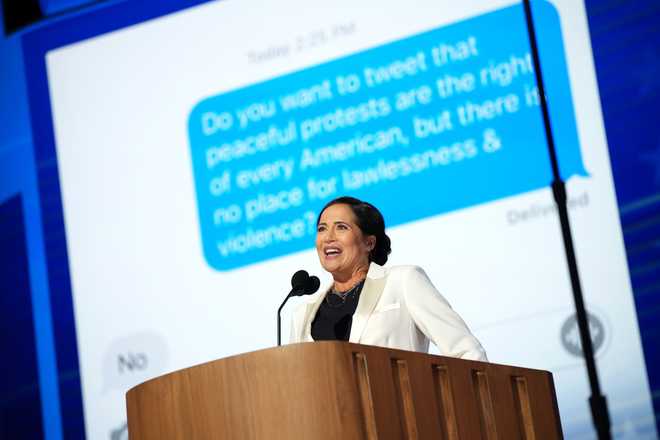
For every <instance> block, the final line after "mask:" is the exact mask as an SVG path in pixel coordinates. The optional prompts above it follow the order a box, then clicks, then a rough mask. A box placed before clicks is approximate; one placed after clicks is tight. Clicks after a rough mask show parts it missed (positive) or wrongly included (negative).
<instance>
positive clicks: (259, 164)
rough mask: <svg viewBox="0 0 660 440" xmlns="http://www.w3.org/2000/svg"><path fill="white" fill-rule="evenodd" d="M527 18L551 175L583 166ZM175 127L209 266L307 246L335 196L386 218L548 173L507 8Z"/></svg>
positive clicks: (550, 36) (563, 73)
mask: <svg viewBox="0 0 660 440" xmlns="http://www.w3.org/2000/svg"><path fill="white" fill-rule="evenodd" d="M534 14H535V22H536V26H537V28H538V29H539V30H540V33H539V44H540V51H541V56H542V63H543V66H542V68H543V71H544V79H545V82H546V89H547V94H548V99H549V105H550V111H551V116H552V121H553V131H554V136H555V141H556V146H557V150H558V157H559V161H560V168H561V172H562V175H563V176H564V178H568V177H570V176H572V175H583V176H586V175H587V173H586V171H585V169H584V167H583V164H582V159H581V155H580V148H579V142H578V137H577V130H576V127H575V117H574V110H573V107H572V99H571V93H570V87H569V82H568V75H567V70H566V62H565V58H564V47H563V43H562V38H561V31H560V27H559V18H558V15H557V13H556V10H555V9H554V8H553V6H551V5H550V4H549V3H546V2H545V1H542V2H536V3H535V9H534ZM188 128H189V135H190V145H191V149H192V161H193V171H194V176H195V185H196V191H197V199H198V209H199V218H200V225H201V235H202V242H203V249H204V254H205V256H206V260H207V262H208V263H209V264H210V265H211V266H212V267H214V268H215V269H218V270H228V269H232V268H236V267H240V266H243V265H246V264H250V263H254V262H258V261H263V260H266V259H269V258H274V257H278V256H282V255H286V254H289V253H291V252H295V251H299V250H302V249H307V248H309V247H311V246H312V244H313V236H314V234H315V230H316V224H315V222H316V214H317V213H318V211H319V209H320V208H321V207H322V206H323V205H324V204H325V203H326V202H327V201H329V200H330V199H331V198H334V197H337V196H339V195H345V194H348V195H353V196H355V197H358V198H361V199H364V200H367V201H370V202H371V203H374V204H375V205H376V206H378V207H379V208H381V209H382V211H383V213H384V214H385V218H386V221H387V223H388V226H393V225H397V224H402V223H406V222H410V221H414V220H417V219H421V218H424V217H428V216H433V215H437V214H441V213H445V212H449V211H452V210H456V209H460V208H464V207H467V206H471V205H475V204H479V203H484V202H488V201H492V200H496V199H500V198H503V197H507V196H511V195H515V194H519V193H522V192H526V191H530V190H534V189H538V188H542V187H545V186H548V185H549V184H550V182H551V179H552V176H551V170H550V165H549V159H548V153H547V147H546V138H545V132H544V129H543V123H542V119H541V112H540V107H539V99H538V92H537V89H536V80H535V76H534V72H533V66H532V59H531V55H530V51H529V40H528V37H527V31H526V26H525V19H524V13H523V9H522V6H513V7H508V8H505V9H501V10H498V11H495V12H491V13H488V14H485V15H481V16H478V17H474V18H471V19H469V20H465V21H462V22H460V23H456V24H452V25H450V26H445V27H442V28H438V29H434V30H431V31H428V32H424V33H421V34H418V35H414V36H412V37H408V38H405V39H402V40H399V41H395V42H392V43H388V44H385V45H382V46H379V47H375V48H372V49H369V50H366V51H363V52H360V53H356V54H353V55H350V56H347V57H344V58H341V59H337V60H334V61H330V62H327V63H324V64H321V65H318V66H314V67H311V68H308V69H304V70H302V71H298V72H294V73H291V74H288V75H284V76H281V77H278V78H275V79H272V80H269V81H265V82H262V83H259V84H255V85H251V86H249V87H245V88H242V89H240V90H235V91H231V92H228V93H223V94H220V95H217V96H213V97H210V98H206V99H204V100H202V101H201V102H200V103H199V104H197V105H196V106H195V108H194V109H193V110H192V112H191V114H190V118H189V121H188Z"/></svg>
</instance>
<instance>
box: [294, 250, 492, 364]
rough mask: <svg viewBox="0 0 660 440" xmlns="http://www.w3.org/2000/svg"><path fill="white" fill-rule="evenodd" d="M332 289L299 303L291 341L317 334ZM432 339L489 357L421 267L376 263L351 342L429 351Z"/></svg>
mask: <svg viewBox="0 0 660 440" xmlns="http://www.w3.org/2000/svg"><path fill="white" fill-rule="evenodd" d="M328 291H329V288H326V289H320V290H319V292H317V293H315V294H313V295H310V296H309V297H307V301H306V302H305V303H303V304H301V305H300V306H299V307H298V308H296V310H295V311H294V314H293V318H292V325H291V338H290V341H289V342H290V343H296V342H311V341H313V340H314V339H313V338H312V333H311V332H312V321H313V320H314V317H315V316H316V312H317V310H318V309H319V307H320V305H321V302H322V301H323V300H324V298H325V295H326V294H327V293H328ZM429 340H431V341H432V342H433V343H434V344H435V345H436V346H437V347H438V349H439V351H440V354H442V355H444V356H453V357H457V358H463V359H473V360H479V361H487V358H486V352H485V351H484V349H483V348H482V347H481V344H480V343H479V341H477V339H476V338H475V337H474V336H473V335H472V333H470V330H469V329H468V327H467V325H466V324H465V322H463V320H462V319H461V317H460V316H458V314H457V313H456V312H454V310H453V309H452V308H451V306H450V305H449V303H448V302H447V300H446V299H445V298H444V297H443V296H442V295H441V294H440V293H439V292H438V291H437V290H436V288H435V287H434V286H433V284H431V281H430V280H429V278H428V277H427V276H426V273H424V271H423V270H422V269H421V268H420V267H417V266H393V267H383V266H379V265H378V264H375V263H371V265H370V266H369V272H368V273H367V279H366V281H365V283H364V286H363V287H362V293H360V300H359V302H358V306H357V309H356V310H355V314H354V315H353V323H352V326H351V334H350V337H349V342H355V343H358V344H367V345H378V346H381V347H389V348H397V349H401V350H409V351H420V352H427V351H428V348H429Z"/></svg>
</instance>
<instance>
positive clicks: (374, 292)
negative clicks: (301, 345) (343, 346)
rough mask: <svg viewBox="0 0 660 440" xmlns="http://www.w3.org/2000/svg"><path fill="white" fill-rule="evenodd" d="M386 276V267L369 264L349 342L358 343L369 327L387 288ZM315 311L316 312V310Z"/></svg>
mask: <svg viewBox="0 0 660 440" xmlns="http://www.w3.org/2000/svg"><path fill="white" fill-rule="evenodd" d="M384 276H385V270H384V268H383V267H382V266H379V265H377V264H376V263H371V266H369V272H368V273H367V279H366V281H365V282H364V286H363V287H362V292H361V293H360V301H359V302H358V306H357V309H356V310H355V313H354V314H353V323H352V325H351V335H350V337H349V342H354V343H357V342H359V341H360V338H361V337H362V333H364V329H365V328H366V327H367V322H368V321H369V317H370V316H371V313H372V312H373V311H374V308H375V307H376V304H377V303H378V300H379V299H380V296H381V294H382V293H383V290H384V288H385V281H386V278H385V277H384ZM314 313H316V311H315V312H314Z"/></svg>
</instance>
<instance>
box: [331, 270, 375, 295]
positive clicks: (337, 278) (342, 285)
mask: <svg viewBox="0 0 660 440" xmlns="http://www.w3.org/2000/svg"><path fill="white" fill-rule="evenodd" d="M368 271H369V265H368V264H367V265H366V266H362V267H358V268H357V269H356V270H354V271H352V272H351V273H350V274H346V275H343V276H342V275H334V274H333V279H334V289H335V290H336V291H338V292H345V291H347V290H349V289H350V288H351V287H353V286H355V285H356V284H357V283H359V282H360V281H362V280H363V279H365V278H366V276H367V272H368Z"/></svg>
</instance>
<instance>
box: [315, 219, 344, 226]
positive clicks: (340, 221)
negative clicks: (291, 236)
mask: <svg viewBox="0 0 660 440" xmlns="http://www.w3.org/2000/svg"><path fill="white" fill-rule="evenodd" d="M339 223H342V224H345V225H349V226H350V223H349V222H347V221H346V220H337V221H336V222H334V224H335V225H336V224H339ZM321 225H324V226H328V224H327V223H326V222H319V224H318V225H316V226H321Z"/></svg>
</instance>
